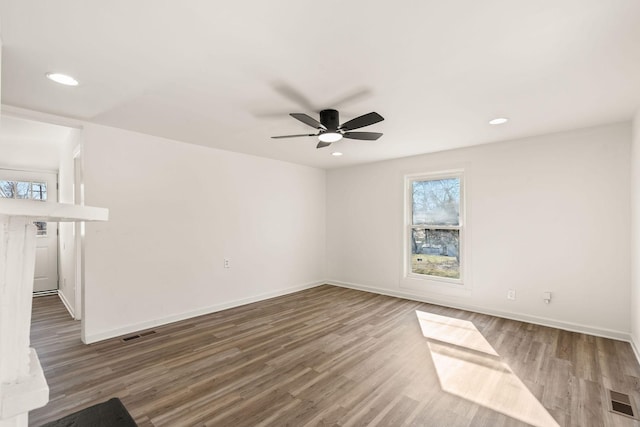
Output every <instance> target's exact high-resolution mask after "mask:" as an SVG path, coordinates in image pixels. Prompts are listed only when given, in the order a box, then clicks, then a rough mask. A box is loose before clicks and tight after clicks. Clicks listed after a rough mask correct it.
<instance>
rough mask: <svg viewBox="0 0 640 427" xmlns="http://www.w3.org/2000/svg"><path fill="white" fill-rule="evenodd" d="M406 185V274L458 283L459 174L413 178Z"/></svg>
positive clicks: (459, 242) (461, 206)
mask: <svg viewBox="0 0 640 427" xmlns="http://www.w3.org/2000/svg"><path fill="white" fill-rule="evenodd" d="M407 183H408V188H407V191H408V196H409V197H408V199H409V206H408V211H409V212H408V215H407V217H408V241H409V245H410V250H407V252H406V253H407V254H409V255H410V259H409V260H407V264H408V272H409V274H410V275H412V276H414V277H424V278H430V279H437V280H444V281H452V282H455V283H462V262H463V259H462V257H461V254H462V253H463V251H462V250H461V248H462V246H461V244H462V240H463V214H464V210H463V185H462V184H463V182H462V173H459V172H457V173H450V174H441V175H423V176H415V177H410V178H409V179H408V180H407Z"/></svg>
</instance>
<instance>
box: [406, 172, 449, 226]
mask: <svg viewBox="0 0 640 427" xmlns="http://www.w3.org/2000/svg"><path fill="white" fill-rule="evenodd" d="M412 190H413V224H414V225H422V224H424V225H459V224H460V179H459V178H446V179H434V180H427V181H413V188H412Z"/></svg>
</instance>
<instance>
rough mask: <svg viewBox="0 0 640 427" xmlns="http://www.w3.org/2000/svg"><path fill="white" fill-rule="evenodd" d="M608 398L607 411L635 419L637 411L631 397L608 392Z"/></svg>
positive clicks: (616, 392) (611, 391)
mask: <svg viewBox="0 0 640 427" xmlns="http://www.w3.org/2000/svg"><path fill="white" fill-rule="evenodd" d="M609 398H610V399H609V410H610V411H611V412H613V413H614V414H620V415H624V416H625V417H629V418H633V419H637V418H636V414H637V411H636V408H635V406H634V405H633V402H632V401H631V396H629V395H628V394H624V393H620V392H618V391H613V390H609Z"/></svg>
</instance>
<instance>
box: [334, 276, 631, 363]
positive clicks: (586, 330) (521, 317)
mask: <svg viewBox="0 0 640 427" xmlns="http://www.w3.org/2000/svg"><path fill="white" fill-rule="evenodd" d="M326 283H327V284H328V285H334V286H340V287H343V288H349V289H355V290H358V291H365V292H371V293H374V294H380V295H387V296H391V297H396V298H403V299H408V300H413V301H419V302H426V303H429V304H435V305H440V306H444V307H451V308H457V309H460V310H467V311H473V312H475V313H482V314H488V315H491V316H496V317H502V318H504V319H510V320H517V321H520V322H527V323H533V324H535V325H540V326H548V327H551V328H557V329H563V330H565V331H570V332H579V333H583V334H587V335H594V336H598V337H603V338H611V339H614V340H619V341H627V342H629V343H630V344H631V347H632V348H633V349H634V351H635V352H636V357H638V351H637V349H636V348H635V346H634V343H633V341H632V339H631V334H630V333H628V332H621V331H615V330H612V329H606V328H598V327H595V326H589V325H582V324H579V323H572V322H565V321H561V320H555V319H550V318H545V317H538V316H529V315H526V314H521V313H513V312H506V311H500V310H493V309H490V308H485V307H478V306H474V305H467V304H459V303H452V302H450V301H444V300H439V299H437V298H432V297H426V296H424V295H418V294H413V293H410V292H404V291H392V290H388V289H380V288H375V287H371V286H365V285H359V284H356V283H349V282H342V281H337V280H329V281H327V282H326ZM638 361H639V363H640V358H638Z"/></svg>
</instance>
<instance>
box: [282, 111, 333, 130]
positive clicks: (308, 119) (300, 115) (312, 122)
mask: <svg viewBox="0 0 640 427" xmlns="http://www.w3.org/2000/svg"><path fill="white" fill-rule="evenodd" d="M289 115H290V116H291V117H293V118H294V119H298V120H300V121H301V122H302V123H304V124H305V125H309V126H311V127H312V128H316V129H324V130H326V129H327V128H326V127H325V126H324V125H323V124H322V123H320V122H319V121H317V120H316V119H314V118H312V117H309V116H307V115H306V114H304V113H291V114H289Z"/></svg>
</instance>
